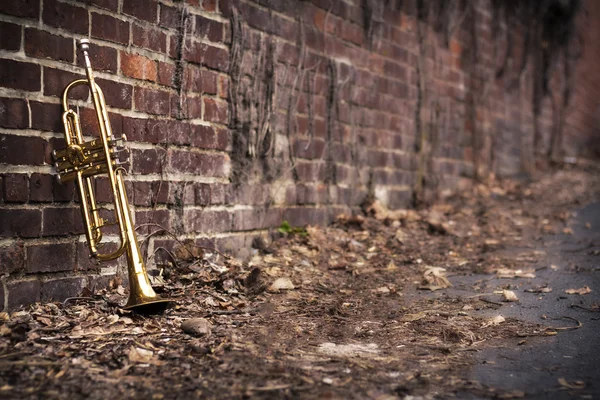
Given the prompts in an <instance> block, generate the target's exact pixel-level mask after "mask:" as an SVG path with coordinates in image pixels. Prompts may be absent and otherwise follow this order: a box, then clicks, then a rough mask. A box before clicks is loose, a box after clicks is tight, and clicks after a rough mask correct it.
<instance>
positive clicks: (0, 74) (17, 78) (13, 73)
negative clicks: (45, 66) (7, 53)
mask: <svg viewBox="0 0 600 400" xmlns="http://www.w3.org/2000/svg"><path fill="white" fill-rule="evenodd" d="M41 81H42V79H41V69H40V66H39V65H37V64H33V63H28V62H20V61H14V60H6V59H0V86H1V87H5V88H10V89H22V90H26V91H28V92H37V91H39V90H40V89H41Z"/></svg>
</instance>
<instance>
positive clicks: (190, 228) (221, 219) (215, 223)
mask: <svg viewBox="0 0 600 400" xmlns="http://www.w3.org/2000/svg"><path fill="white" fill-rule="evenodd" d="M183 224H184V225H183V229H184V231H185V232H202V233H209V232H226V231H229V230H230V229H231V213H229V212H228V211H224V210H223V211H206V210H187V211H184V221H183Z"/></svg>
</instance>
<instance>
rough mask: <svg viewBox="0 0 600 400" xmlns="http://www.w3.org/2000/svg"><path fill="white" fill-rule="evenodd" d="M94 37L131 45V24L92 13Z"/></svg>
mask: <svg viewBox="0 0 600 400" xmlns="http://www.w3.org/2000/svg"><path fill="white" fill-rule="evenodd" d="M92 37H93V38H99V39H104V40H108V41H111V42H115V43H121V44H129V22H126V21H121V20H120V19H117V18H114V17H111V16H110V15H104V14H96V13H92Z"/></svg>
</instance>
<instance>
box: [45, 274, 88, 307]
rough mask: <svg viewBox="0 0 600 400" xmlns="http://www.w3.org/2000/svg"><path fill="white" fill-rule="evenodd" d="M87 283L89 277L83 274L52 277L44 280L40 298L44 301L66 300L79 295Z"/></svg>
mask: <svg viewBox="0 0 600 400" xmlns="http://www.w3.org/2000/svg"><path fill="white" fill-rule="evenodd" d="M86 285H87V279H85V278H84V277H81V276H76V277H70V278H60V279H52V280H49V281H45V282H42V289H41V297H40V300H41V301H42V302H44V303H46V302H51V301H60V302H62V301H64V300H66V299H68V298H69V297H77V296H79V295H80V294H81V292H82V291H83V288H84V287H85V286H86Z"/></svg>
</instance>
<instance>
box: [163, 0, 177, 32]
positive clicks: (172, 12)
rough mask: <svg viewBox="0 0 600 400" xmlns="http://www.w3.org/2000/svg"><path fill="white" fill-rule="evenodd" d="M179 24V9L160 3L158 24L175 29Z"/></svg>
mask: <svg viewBox="0 0 600 400" xmlns="http://www.w3.org/2000/svg"><path fill="white" fill-rule="evenodd" d="M180 24H181V10H180V9H178V8H175V7H169V6H167V5H165V4H160V22H159V26H161V27H163V28H168V29H177V28H178V27H179V25H180Z"/></svg>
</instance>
